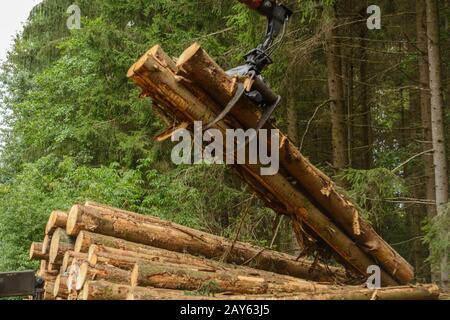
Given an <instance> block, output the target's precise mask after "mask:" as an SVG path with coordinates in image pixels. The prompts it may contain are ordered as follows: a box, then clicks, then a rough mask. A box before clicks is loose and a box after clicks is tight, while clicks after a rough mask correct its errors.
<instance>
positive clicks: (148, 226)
mask: <svg viewBox="0 0 450 320" xmlns="http://www.w3.org/2000/svg"><path fill="white" fill-rule="evenodd" d="M106 213H108V214H105V211H103V210H102V209H101V208H94V207H85V206H74V207H73V208H72V210H71V211H70V213H69V219H68V224H67V226H68V232H69V233H71V234H74V232H73V230H78V231H79V230H81V229H83V228H86V229H88V230H92V231H94V232H98V233H102V234H105V235H110V236H112V237H117V238H122V239H126V240H128V241H133V242H136V243H141V244H146V245H149V246H153V247H158V248H162V249H166V250H169V251H176V252H181V253H184V252H186V253H190V254H192V255H200V256H204V257H206V258H210V259H221V258H222V257H223V256H224V254H225V253H226V252H228V251H230V249H231V247H233V250H232V252H231V253H230V254H229V255H228V259H227V262H229V263H236V264H242V263H244V262H246V261H249V260H251V259H252V258H253V259H254V260H253V262H254V263H253V264H252V266H253V267H255V268H257V269H262V270H268V271H271V270H276V271H277V272H279V273H283V274H289V275H292V276H298V277H300V278H306V279H311V280H318V281H333V280H332V279H334V275H330V274H329V272H327V271H326V268H325V267H320V266H319V268H318V269H317V271H316V270H314V271H311V266H312V263H311V262H309V261H306V260H300V261H295V260H296V258H295V257H293V256H289V255H287V254H283V253H279V252H275V251H270V250H265V249H263V248H259V247H256V246H252V245H249V244H246V243H242V242H236V243H234V245H233V242H231V241H229V240H226V239H225V238H222V237H218V236H214V235H211V234H207V233H205V232H201V231H197V230H194V229H191V228H187V227H184V226H181V225H177V224H174V223H171V222H167V221H162V220H159V219H157V218H153V217H146V219H147V220H146V222H143V220H142V219H141V218H139V219H137V220H133V218H132V216H128V218H125V216H124V215H122V213H120V212H119V211H117V212H116V213H112V211H106ZM150 220H151V221H152V222H151V223H150ZM72 221H74V222H72ZM71 225H73V228H69V226H71ZM88 239H94V240H88ZM99 239H100V240H99ZM96 241H97V244H102V245H105V246H108V247H113V248H120V249H125V250H129V251H136V250H137V249H133V247H134V248H138V247H141V248H142V246H139V245H136V244H130V243H129V242H124V241H123V240H120V239H112V238H111V237H108V238H105V237H104V236H101V235H97V234H93V233H87V232H83V233H81V232H80V235H79V236H78V238H77V241H76V250H75V251H80V250H81V249H85V248H88V247H89V246H90V245H91V244H95V243H96ZM88 245H89V246H88ZM85 250H88V249H85ZM85 252H86V251H85ZM333 271H336V273H337V274H339V270H337V269H334V270H333ZM319 279H320V280H319Z"/></svg>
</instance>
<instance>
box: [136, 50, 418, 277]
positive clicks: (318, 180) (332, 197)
mask: <svg viewBox="0 0 450 320" xmlns="http://www.w3.org/2000/svg"><path fill="white" fill-rule="evenodd" d="M150 61H151V60H150ZM150 61H149V62H150ZM151 63H153V64H156V65H157V63H155V62H151ZM135 68H136V66H135ZM177 68H178V70H179V72H178V73H179V74H180V75H182V76H183V77H187V78H188V79H189V80H191V81H192V82H193V83H195V84H197V85H198V86H200V87H201V88H202V89H203V90H205V91H206V92H207V93H208V94H210V96H211V97H212V98H214V99H215V100H216V101H218V102H219V103H220V105H221V106H222V107H223V106H225V105H226V104H227V103H228V101H230V99H231V98H232V96H233V94H234V91H235V90H236V81H235V80H234V79H232V78H230V77H227V76H226V75H225V73H224V71H223V70H222V69H221V68H220V67H219V66H218V65H217V64H216V63H215V62H214V61H213V60H212V59H211V58H210V57H209V56H208V54H207V53H206V52H205V51H204V50H202V49H201V47H200V46H199V45H198V44H194V45H193V46H191V47H190V48H188V49H187V50H186V51H185V52H184V53H183V54H182V56H181V57H180V59H178V62H177ZM162 73H163V72H159V73H158V75H160V74H162ZM143 74H144V75H143V76H141V77H148V75H149V70H147V71H146V72H145V73H143ZM224 75H225V76H224ZM255 108H256V107H255V106H254V105H253V103H252V102H250V101H249V100H248V99H246V98H243V99H241V101H240V102H239V103H238V104H237V105H236V107H235V108H234V109H233V110H232V111H231V115H232V116H233V117H234V118H236V119H237V120H238V121H239V122H240V123H242V125H243V127H244V128H254V127H255V126H256V124H257V121H258V116H257V115H258V114H259V111H257V110H255ZM265 128H266V129H273V128H275V127H274V126H273V125H271V124H268V125H267V126H266V127H265ZM280 141H281V144H280V145H281V146H282V147H281V148H280V162H281V166H282V167H283V168H284V169H285V170H286V171H287V172H288V173H289V174H290V175H291V176H292V177H293V178H295V179H296V180H297V182H298V183H299V185H300V186H301V188H302V189H303V190H304V192H305V193H306V194H308V196H309V197H311V198H312V199H313V200H314V201H315V202H317V203H318V204H320V206H321V207H322V208H323V209H324V212H325V213H326V214H327V216H328V217H330V218H331V219H332V220H333V222H334V223H336V224H337V226H339V227H340V228H342V230H344V231H345V233H346V235H348V236H349V237H350V238H351V239H352V240H354V241H355V242H356V244H357V245H358V247H359V248H361V249H362V250H364V252H365V253H366V254H368V255H370V256H371V257H373V261H377V262H379V264H380V265H381V266H382V267H383V269H385V270H386V271H387V272H388V273H389V274H390V275H391V276H392V277H394V278H395V279H396V280H397V281H398V282H399V283H408V282H410V281H411V280H412V279H413V278H414V270H413V268H412V267H411V265H409V263H408V262H406V260H405V259H403V258H402V257H401V256H400V255H399V254H398V253H397V252H396V251H395V250H394V249H393V248H392V247H391V246H389V244H387V243H386V242H385V241H384V240H383V239H382V238H381V237H380V236H379V235H378V234H377V233H376V232H375V230H374V229H373V228H372V226H371V225H370V224H368V223H367V222H365V221H364V220H363V219H362V218H361V217H362V215H361V213H360V212H359V210H358V209H357V208H356V206H354V205H353V204H352V202H351V201H350V199H348V198H347V197H346V196H344V195H342V194H341V193H339V191H338V190H337V188H336V187H335V184H334V183H333V182H332V180H331V179H330V178H329V177H328V176H326V175H325V174H324V173H322V172H321V171H320V170H319V169H317V168H316V167H314V166H313V165H312V164H311V163H310V162H309V161H308V160H307V159H306V158H305V157H304V156H303V155H302V154H301V153H300V152H299V151H298V149H297V148H296V147H295V146H294V144H293V143H292V142H291V141H290V140H289V139H288V137H286V136H284V135H283V134H282V133H280ZM355 225H357V226H358V228H355ZM313 229H314V228H313ZM322 238H323V235H322ZM332 247H333V246H332ZM334 249H335V250H338V249H339V248H334ZM344 259H345V260H347V261H348V260H349V259H348V257H344ZM373 264H376V263H373ZM357 269H358V270H359V271H360V272H361V273H362V272H363V271H364V272H365V270H360V268H357ZM391 283H392V282H391Z"/></svg>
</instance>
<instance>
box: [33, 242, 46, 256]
mask: <svg viewBox="0 0 450 320" xmlns="http://www.w3.org/2000/svg"><path fill="white" fill-rule="evenodd" d="M47 259H48V255H47V254H45V253H42V243H41V242H33V243H32V244H31V247H30V260H47Z"/></svg>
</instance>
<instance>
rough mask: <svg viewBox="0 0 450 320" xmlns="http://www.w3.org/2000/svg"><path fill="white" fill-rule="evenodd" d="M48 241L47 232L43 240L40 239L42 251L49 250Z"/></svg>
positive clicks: (49, 240)
mask: <svg viewBox="0 0 450 320" xmlns="http://www.w3.org/2000/svg"><path fill="white" fill-rule="evenodd" d="M50 242H51V237H50V236H49V235H48V234H47V235H45V237H44V240H43V241H42V250H41V252H42V253H44V254H45V253H48V252H49V250H50Z"/></svg>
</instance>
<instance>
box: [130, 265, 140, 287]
mask: <svg viewBox="0 0 450 320" xmlns="http://www.w3.org/2000/svg"><path fill="white" fill-rule="evenodd" d="M138 278H139V264H137V263H136V264H135V265H134V267H133V270H132V271H131V280H130V283H131V287H136V286H137V285H138V281H139V279H138Z"/></svg>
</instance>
